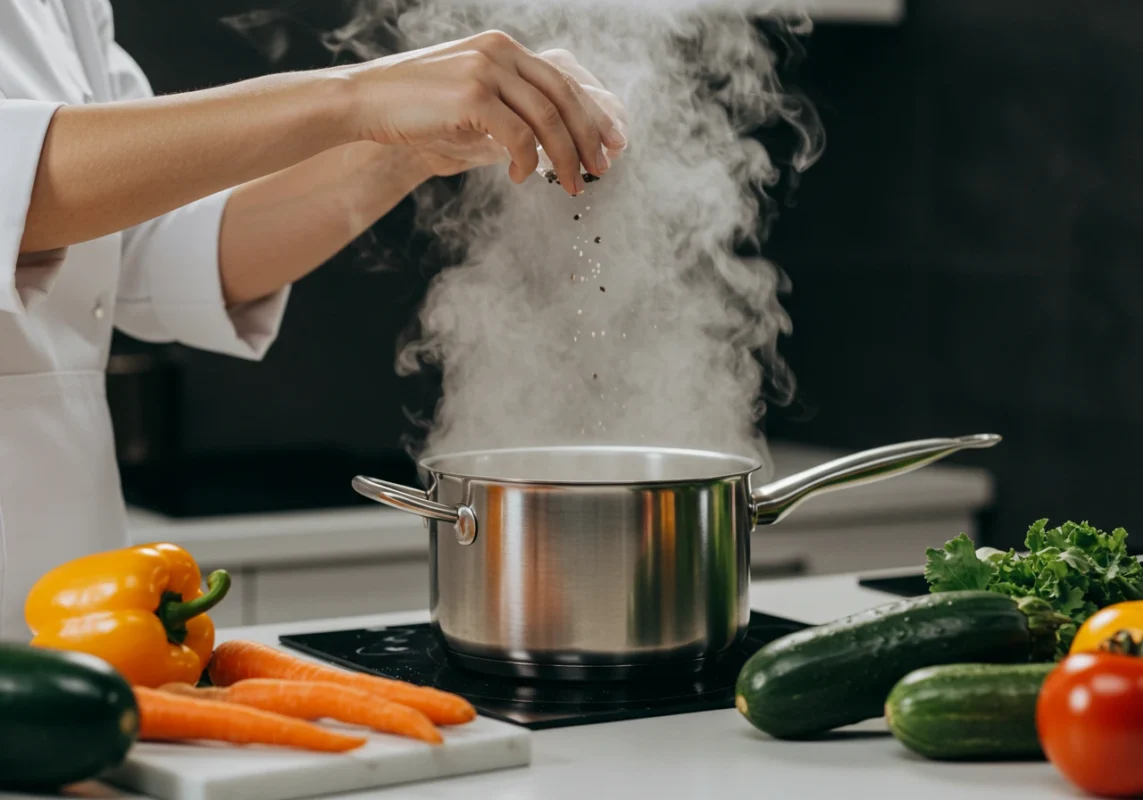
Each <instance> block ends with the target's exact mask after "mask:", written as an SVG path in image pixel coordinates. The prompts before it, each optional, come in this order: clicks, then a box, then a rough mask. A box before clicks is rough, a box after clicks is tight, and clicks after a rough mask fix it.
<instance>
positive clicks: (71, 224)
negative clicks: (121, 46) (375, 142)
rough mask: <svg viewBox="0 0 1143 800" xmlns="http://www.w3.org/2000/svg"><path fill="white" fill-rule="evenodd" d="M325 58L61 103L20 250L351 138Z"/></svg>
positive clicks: (340, 89) (168, 206)
mask: <svg viewBox="0 0 1143 800" xmlns="http://www.w3.org/2000/svg"><path fill="white" fill-rule="evenodd" d="M348 91H349V88H348V83H347V81H346V80H344V79H343V78H342V77H341V73H338V72H336V71H333V70H328V71H326V70H323V71H314V72H307V73H285V74H280V75H272V76H268V77H265V78H257V79H254V80H250V81H243V82H241V83H237V84H232V85H230V86H227V87H222V88H218V89H207V90H203V91H198V92H188V93H186V94H180V95H171V96H167V97H156V98H148V99H145V100H132V101H123V102H117V103H103V104H95V105H90V106H64V107H62V108H60V109H59V110H58V111H57V112H56V114H55V116H54V117H53V119H52V123H51V125H50V126H49V128H48V132H47V135H46V137H45V140H44V146H43V148H42V151H41V155H40V163H39V167H38V170H37V174H36V181H35V185H34V187H33V189H32V197H31V202H30V204H29V209H28V213H27V218H26V222H25V226H24V235H23V239H22V241H21V244H20V250H21V252H32V251H38V250H48V249H52V248H56V247H63V246H67V245H71V244H76V243H78V242H82V241H87V240H89V239H94V238H97V237H99V236H104V235H106V234H109V233H113V232H115V231H120V230H124V229H126V228H129V227H131V226H133V225H136V224H138V223H141V222H144V221H146V220H148V219H152V218H154V217H157V216H159V215H161V214H165V213H167V212H168V211H172V210H173V209H175V208H178V207H180V206H183V205H186V204H187V203H190V202H193V201H194V200H198V199H200V198H202V197H206V196H207V195H210V194H213V193H215V192H217V191H220V190H222V189H225V188H228V187H230V186H235V185H238V184H240V183H244V182H246V181H249V180H252V179H256V178H259V177H261V176H264V175H267V174H270V173H272V172H275V171H278V170H281V169H283V168H285V167H288V166H290V165H292V164H296V163H297V162H299V161H302V160H304V159H306V158H309V157H310V156H313V155H314V154H316V153H320V152H322V151H324V150H328V149H330V148H332V147H336V146H338V145H342V144H344V143H346V142H348V141H351V140H352V139H353V131H352V129H351V126H350V125H349V123H348V121H347V119H348V116H349V115H348V109H349V107H350V105H351V101H350V100H349V98H348V97H347V93H348Z"/></svg>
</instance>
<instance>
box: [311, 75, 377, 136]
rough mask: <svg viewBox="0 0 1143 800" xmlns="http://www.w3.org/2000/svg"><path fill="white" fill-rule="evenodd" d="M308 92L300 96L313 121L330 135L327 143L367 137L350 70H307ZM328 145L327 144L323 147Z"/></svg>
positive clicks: (357, 88) (358, 94) (355, 85)
mask: <svg viewBox="0 0 1143 800" xmlns="http://www.w3.org/2000/svg"><path fill="white" fill-rule="evenodd" d="M307 75H308V77H309V80H308V81H307V88H308V90H309V91H308V96H307V97H305V98H302V102H304V103H307V108H308V109H309V111H310V112H311V115H312V117H313V119H314V120H315V122H316V123H317V124H318V125H320V126H322V128H323V130H324V131H325V132H326V135H328V136H330V137H332V140H333V141H332V144H331V145H330V147H336V146H339V145H343V144H350V143H353V142H360V141H363V140H370V139H371V138H372V137H371V136H370V134H369V132H368V130H367V129H366V128H365V126H364V125H362V121H361V114H360V109H361V108H362V103H361V101H360V89H359V86H358V81H356V80H354V78H353V72H352V71H350V70H348V69H346V68H343V67H331V68H328V69H318V70H312V71H310V72H309V73H307ZM323 149H328V148H323Z"/></svg>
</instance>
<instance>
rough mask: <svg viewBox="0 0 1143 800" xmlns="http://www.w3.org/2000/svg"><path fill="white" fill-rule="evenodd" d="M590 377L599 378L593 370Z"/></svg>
mask: <svg viewBox="0 0 1143 800" xmlns="http://www.w3.org/2000/svg"><path fill="white" fill-rule="evenodd" d="M591 377H592V378H595V379H597V380H598V379H599V375H598V374H596V373H594V372H593V373H591Z"/></svg>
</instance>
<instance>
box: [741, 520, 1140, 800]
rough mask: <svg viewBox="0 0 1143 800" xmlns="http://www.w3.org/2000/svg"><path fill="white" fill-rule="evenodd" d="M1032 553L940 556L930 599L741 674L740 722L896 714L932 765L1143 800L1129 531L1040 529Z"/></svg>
mask: <svg viewBox="0 0 1143 800" xmlns="http://www.w3.org/2000/svg"><path fill="white" fill-rule="evenodd" d="M1025 545H1026V547H1027V551H1026V552H1022V553H1017V552H1016V551H1015V550H1009V551H1007V552H1003V551H1000V550H996V549H993V548H986V547H982V548H977V547H975V546H974V544H973V542H972V541H971V540H970V539H969V538H968V537H967V536H965V535H964V534H960V535H959V536H957V537H956V538H954V539H952V540H951V541H949V542H947V543H946V544H945V546H944V547H943V548H941V549H937V548H929V549H928V550H927V551H926V556H927V563H926V566H925V572H924V574H925V578H926V580H927V583H928V585H929V588H930V593H929V594H927V595H923V596H920V597H913V598H908V599H905V600H899V601H895V602H892V603H888V604H885V605H883V606H879V607H877V608H874V609H871V610H869V611H865V612H862V613H860V614H855V615H852V616H848V617H845V618H842V619H839V620H836V621H834V622H831V623H828V624H825V625H820V626H817V627H813V628H808V629H805V630H802V631H798V632H797V633H793V634H790V635H788V636H785V637H782V638H780V639H777V640H775V641H773V642H771V643H769V644H767V645H766V646H764V647H763V648H761V649H760V650H759V651H758V652H756V653H755V654H754V655H753V656H752V657H751V658H750V659H749V660H748V661H747V662H746V664H745V665H744V666H743V667H742V670H741V672H740V673H739V676H738V682H737V686H736V705H737V707H738V710H739V712H741V714H742V715H743V716H744V717H745V718H746V719H747V720H748V721H749V722H750V724H751V725H753V726H754V727H755V728H757V729H759V730H761V731H763V732H764V733H767V734H769V735H771V736H773V737H775V738H779V739H808V738H812V737H815V736H818V735H820V734H823V733H826V732H828V731H831V730H833V729H836V728H839V727H842V726H845V725H850V724H853V723H857V722H861V721H864V720H869V719H874V718H877V717H884V719H885V721H886V725H887V727H888V728H889V731H890V732H891V733H892V734H893V736H894V737H895V738H896V739H897V741H899V742H900V743H901V744H902V745H903V746H904V747H906V748H907V749H908V750H910V751H912V752H913V753H915V754H917V755H919V756H921V757H924V758H929V759H941V760H949V761H954V760H961V761H963V760H997V759H1040V760H1043V759H1046V760H1048V761H1049V762H1051V764H1052V765H1053V766H1054V767H1055V768H1056V769H1057V770H1058V771H1059V773H1060V774H1061V775H1063V776H1064V777H1065V778H1066V779H1067V780H1068V781H1070V782H1071V783H1073V784H1074V785H1075V786H1077V787H1079V788H1080V789H1083V790H1085V791H1087V792H1089V793H1091V794H1094V795H1100V796H1106V797H1124V796H1132V795H1136V796H1137V795H1143V760H1140V759H1139V758H1138V757H1137V756H1138V744H1139V742H1141V741H1143V567H1141V566H1140V563H1139V561H1138V560H1137V559H1136V558H1135V557H1133V556H1131V555H1129V554H1128V551H1127V532H1126V531H1124V530H1123V529H1122V528H1116V529H1115V530H1113V531H1112V532H1111V533H1106V532H1104V531H1101V530H1099V529H1097V528H1095V527H1093V526H1091V525H1089V524H1087V523H1086V522H1085V523H1075V522H1066V523H1064V524H1063V525H1061V526H1060V527H1057V528H1048V526H1047V521H1046V520H1039V521H1037V522H1036V523H1034V524H1033V525H1032V526H1031V527H1030V528H1029V529H1028V532H1027V536H1026V537H1025Z"/></svg>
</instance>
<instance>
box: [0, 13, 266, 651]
mask: <svg viewBox="0 0 1143 800" xmlns="http://www.w3.org/2000/svg"><path fill="white" fill-rule="evenodd" d="M150 94H151V88H150V86H149V85H148V83H147V80H146V78H145V77H144V75H143V74H142V72H141V70H140V69H139V67H138V65H137V64H136V63H135V62H134V61H133V60H132V59H131V57H130V56H128V55H127V53H125V52H124V51H123V50H122V49H121V48H120V47H119V46H118V45H117V44H116V43H115V41H114V33H113V27H112V13H111V6H110V4H109V3H108V1H107V0H0V640H17V641H19V640H25V641H26V640H27V638H28V636H29V634H28V631H27V628H26V626H25V624H24V619H23V605H24V598H25V596H26V595H27V592H28V590H29V589H30V587H31V586H32V584H33V583H34V582H35V581H36V580H37V579H38V578H39V576H40V575H42V574H43V573H44V572H45V571H47V570H48V569H50V568H52V567H53V566H55V565H57V564H60V563H62V562H64V561H68V560H71V559H73V558H76V557H79V556H81V555H84V554H87V553H90V552H95V551H100V550H107V549H111V548H116V547H123V546H126V545H127V544H128V543H129V542H128V540H127V535H126V524H125V515H124V504H123V498H122V493H121V488H120V484H119V473H118V467H117V463H116V458H115V445H114V437H113V433H112V428H111V418H110V414H109V410H108V407H107V401H106V396H105V391H104V388H105V377H104V370H105V368H106V365H107V359H108V350H109V345H110V340H111V334H112V325H114V326H116V327H118V328H119V329H120V330H122V331H124V332H125V333H127V334H129V335H131V336H133V337H135V338H138V339H141V340H145V341H152V342H172V341H176V342H182V343H184V344H186V345H189V346H192V347H196V348H200V349H204V350H210V351H214V352H218V353H225V354H229V355H233V356H236V357H240V358H246V359H251V360H256V359H260V358H261V357H262V356H263V354H264V353H265V352H266V349H267V348H268V347H269V346H270V344H271V342H272V341H273V340H274V338H275V337H276V336H277V333H278V326H279V325H280V322H281V316H282V313H283V311H284V308H285V303H286V299H287V296H288V289H287V290H283V291H281V292H279V293H277V294H275V295H273V296H270V297H267V298H264V299H262V300H259V301H257V302H254V303H251V304H247V305H245V306H244V307H240V308H229V309H228V308H227V307H226V305H225V302H224V300H223V295H222V287H221V282H220V278H219V274H218V233H219V223H220V219H221V215H222V211H223V208H224V206H225V204H226V201H227V198H228V196H229V191H224V192H221V193H219V194H216V195H214V196H211V197H207V198H204V199H202V200H200V201H198V202H195V203H192V204H190V205H188V206H185V207H183V208H180V209H177V210H175V211H173V212H171V213H169V214H165V215H163V216H161V217H158V218H156V219H153V220H151V221H149V222H145V223H143V224H141V225H138V226H136V227H134V228H131V229H129V230H126V231H122V232H120V233H115V234H112V235H110V236H104V237H102V238H100V239H96V240H93V241H88V242H84V243H82V244H78V245H75V246H73V247H70V248H66V249H63V250H59V251H52V252H46V253H35V254H24V255H20V254H19V248H20V240H21V238H22V237H23V229H24V222H25V218H26V215H27V210H28V202H29V198H30V195H31V191H32V184H33V181H34V179H35V175H36V170H37V165H38V161H39V155H40V151H41V148H42V145H43V140H44V134H45V131H46V130H47V127H48V123H49V121H50V120H51V117H52V115H53V113H54V112H55V111H56V109H57V108H59V107H60V106H61V105H63V104H80V103H93V102H94V103H99V102H106V101H113V100H119V99H129V98H141V97H146V96H148V95H150Z"/></svg>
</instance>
